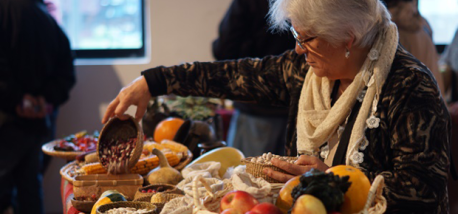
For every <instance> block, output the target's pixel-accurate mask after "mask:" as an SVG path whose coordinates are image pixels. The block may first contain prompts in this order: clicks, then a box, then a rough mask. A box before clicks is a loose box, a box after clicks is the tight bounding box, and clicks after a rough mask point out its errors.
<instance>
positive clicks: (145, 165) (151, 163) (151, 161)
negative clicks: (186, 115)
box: [81, 152, 180, 175]
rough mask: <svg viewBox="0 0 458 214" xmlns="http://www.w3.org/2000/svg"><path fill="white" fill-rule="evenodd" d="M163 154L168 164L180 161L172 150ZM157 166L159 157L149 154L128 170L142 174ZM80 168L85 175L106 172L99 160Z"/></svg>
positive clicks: (172, 164)
mask: <svg viewBox="0 0 458 214" xmlns="http://www.w3.org/2000/svg"><path fill="white" fill-rule="evenodd" d="M164 155H165V157H166V158H167V161H168V162H169V164H170V166H176V165H177V164H178V163H180V158H179V157H178V155H177V154H175V153H174V152H167V153H165V154H164ZM157 166H159V158H158V157H157V156H156V155H151V156H148V157H146V158H142V159H140V160H139V161H138V162H137V163H136V164H135V166H134V167H133V168H132V169H130V172H131V173H135V174H141V175H144V174H147V173H148V172H149V171H151V170H152V169H154V168H156V167H157ZM81 170H82V171H84V172H85V174H87V175H90V174H106V173H107V171H106V169H105V168H104V167H103V166H102V164H100V162H97V163H90V164H86V165H84V166H83V167H81Z"/></svg>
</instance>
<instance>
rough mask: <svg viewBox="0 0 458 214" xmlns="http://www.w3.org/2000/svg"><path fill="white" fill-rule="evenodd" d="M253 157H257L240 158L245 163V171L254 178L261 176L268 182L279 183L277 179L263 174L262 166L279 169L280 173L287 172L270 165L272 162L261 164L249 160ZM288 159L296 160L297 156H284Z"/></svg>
mask: <svg viewBox="0 0 458 214" xmlns="http://www.w3.org/2000/svg"><path fill="white" fill-rule="evenodd" d="M253 158H257V157H247V158H245V159H243V160H242V163H243V164H245V165H246V172H247V173H250V174H252V175H253V176H254V177H256V178H263V179H264V180H266V181H267V182H269V183H281V182H280V181H277V180H275V179H273V178H271V177H269V176H268V175H266V174H264V173H263V172H262V170H263V169H264V168H271V169H273V170H275V171H279V172H282V173H287V172H286V171H284V170H282V169H280V168H278V167H276V166H274V165H272V164H261V163H254V162H251V160H252V159H253ZM286 158H287V159H288V160H297V157H286Z"/></svg>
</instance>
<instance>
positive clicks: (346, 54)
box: [345, 48, 350, 59]
mask: <svg viewBox="0 0 458 214" xmlns="http://www.w3.org/2000/svg"><path fill="white" fill-rule="evenodd" d="M349 57H350V51H349V50H348V48H345V58H347V59H348V58H349Z"/></svg>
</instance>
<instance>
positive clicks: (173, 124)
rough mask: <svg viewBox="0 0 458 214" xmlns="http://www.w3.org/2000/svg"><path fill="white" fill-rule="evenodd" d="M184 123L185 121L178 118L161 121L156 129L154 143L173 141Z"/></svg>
mask: <svg viewBox="0 0 458 214" xmlns="http://www.w3.org/2000/svg"><path fill="white" fill-rule="evenodd" d="M183 123H184V120H183V119H181V118H178V117H169V118H167V119H165V120H163V121H161V122H160V123H159V124H157V126H156V128H155V129H154V136H153V137H154V141H156V142H158V143H161V142H162V140H166V139H167V140H173V138H174V137H175V134H176V133H177V131H178V129H179V128H180V127H181V125H183Z"/></svg>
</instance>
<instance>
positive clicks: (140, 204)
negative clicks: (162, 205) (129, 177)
mask: <svg viewBox="0 0 458 214" xmlns="http://www.w3.org/2000/svg"><path fill="white" fill-rule="evenodd" d="M120 207H133V208H135V209H149V210H151V212H147V214H158V212H157V207H156V206H155V205H154V204H151V203H148V202H131V201H119V202H114V203H110V204H104V205H101V206H100V207H98V208H97V214H103V213H104V212H106V211H108V210H111V209H114V208H120Z"/></svg>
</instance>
